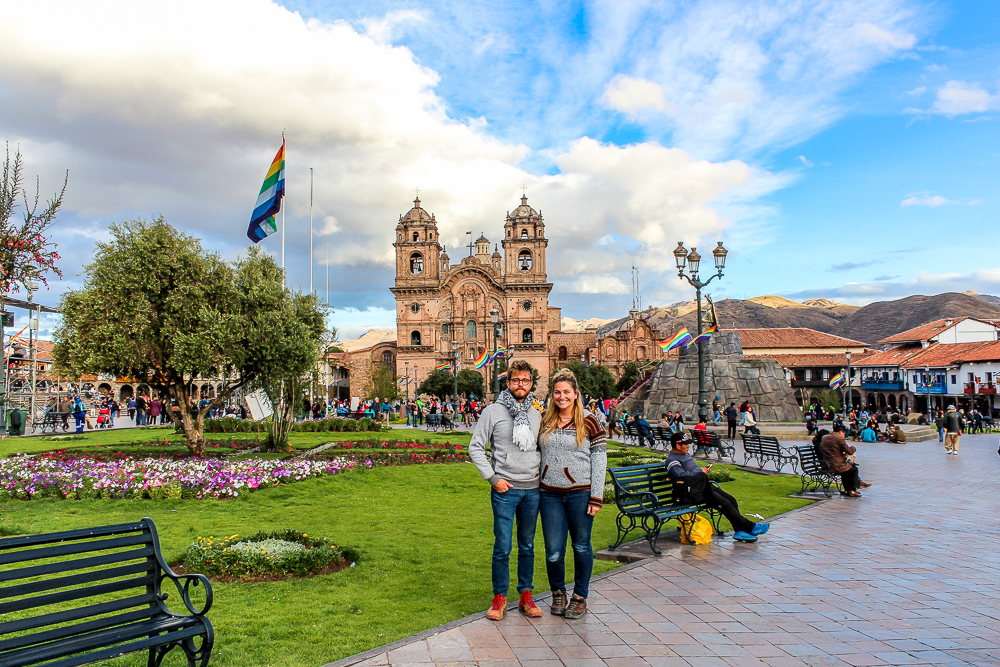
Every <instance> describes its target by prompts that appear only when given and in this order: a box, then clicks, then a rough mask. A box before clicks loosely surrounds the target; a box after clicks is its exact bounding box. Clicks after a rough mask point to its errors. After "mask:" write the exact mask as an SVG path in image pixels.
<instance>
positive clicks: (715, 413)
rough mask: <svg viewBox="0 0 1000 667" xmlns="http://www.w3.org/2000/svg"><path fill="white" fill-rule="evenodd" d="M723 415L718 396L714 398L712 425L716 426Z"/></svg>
mask: <svg viewBox="0 0 1000 667" xmlns="http://www.w3.org/2000/svg"><path fill="white" fill-rule="evenodd" d="M721 416H722V415H721V413H720V412H719V397H718V396H716V397H715V398H713V399H712V426H715V425H716V424H718V423H719V418H720V417H721Z"/></svg>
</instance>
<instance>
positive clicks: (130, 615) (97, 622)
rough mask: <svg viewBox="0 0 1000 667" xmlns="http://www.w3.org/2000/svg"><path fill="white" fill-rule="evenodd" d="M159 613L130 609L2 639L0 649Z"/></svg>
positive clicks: (150, 610) (51, 639)
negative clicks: (114, 614) (82, 621)
mask: <svg viewBox="0 0 1000 667" xmlns="http://www.w3.org/2000/svg"><path fill="white" fill-rule="evenodd" d="M159 613H160V610H159V609H158V608H156V607H146V608H145V609H139V610H136V611H129V612H125V613H124V614H118V615H117V616H110V617H107V618H97V619H94V620H93V621H86V622H84V623H77V624H76V625H67V626H64V627H61V628H56V629H54V630H46V631H44V632H36V633H34V634H30V635H21V636H20V637H14V638H13V639H5V640H3V641H0V651H9V650H11V649H16V648H24V647H25V646H34V645H35V644H43V643H45V642H50V641H54V640H56V639H63V638H64V637H72V636H74V635H82V634H86V633H88V632H92V631H94V630H102V629H104V628H110V627H113V626H116V625H124V624H126V623H134V622H136V621H141V620H143V619H147V618H150V617H152V616H156V615H158V614H159Z"/></svg>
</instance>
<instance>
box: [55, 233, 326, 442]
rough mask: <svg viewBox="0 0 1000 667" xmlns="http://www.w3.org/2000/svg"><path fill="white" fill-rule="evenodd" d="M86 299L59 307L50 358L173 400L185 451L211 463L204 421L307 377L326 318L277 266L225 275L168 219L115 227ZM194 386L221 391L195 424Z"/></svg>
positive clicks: (229, 268) (246, 266)
mask: <svg viewBox="0 0 1000 667" xmlns="http://www.w3.org/2000/svg"><path fill="white" fill-rule="evenodd" d="M111 237H112V238H111V240H110V241H108V242H99V243H98V244H97V249H96V253H95V255H94V260H93V262H92V263H91V264H89V265H88V266H86V267H85V271H86V278H85V282H84V285H83V287H82V288H81V289H79V290H75V291H70V292H67V293H66V294H65V295H64V296H63V300H62V313H63V323H62V325H61V326H60V328H59V329H58V330H57V331H56V332H55V336H54V338H55V344H54V347H53V357H54V360H55V363H56V365H57V366H58V368H59V369H60V371H61V372H63V373H73V374H85V373H92V374H97V373H111V374H114V375H116V376H119V377H129V378H132V379H134V380H136V381H139V382H143V381H145V382H148V383H149V384H150V385H151V386H153V387H158V388H159V389H160V390H161V391H165V392H169V394H170V396H171V397H172V398H173V399H174V401H175V402H176V404H177V407H178V408H179V410H177V411H176V412H175V413H174V417H175V418H180V420H181V422H182V423H181V426H182V427H183V430H184V433H185V436H186V437H187V441H188V448H189V449H190V450H191V452H192V454H195V455H201V454H203V453H204V419H205V416H206V415H207V414H208V413H209V411H210V410H211V409H213V408H215V407H216V406H218V405H221V404H222V403H223V402H224V401H225V400H226V399H228V398H229V397H230V396H231V395H232V393H233V392H234V391H235V390H237V389H239V388H248V389H249V388H252V387H255V386H258V385H259V384H260V381H261V380H262V379H263V378H271V379H273V378H281V377H301V376H302V375H303V374H305V373H307V372H308V371H309V370H310V369H311V368H312V366H313V365H314V364H315V362H316V359H317V355H318V351H319V345H320V342H321V341H322V339H323V334H324V311H323V309H322V307H321V306H320V305H319V303H318V301H317V299H316V297H315V296H312V295H308V294H302V293H300V292H292V291H291V290H288V289H286V288H285V287H284V286H283V285H282V282H283V281H282V279H283V272H282V269H281V268H280V267H279V266H278V265H277V263H276V262H275V261H274V259H273V258H272V257H270V256H268V255H267V254H265V253H264V252H263V251H262V250H261V249H260V248H258V247H255V246H251V247H248V249H247V254H246V256H244V257H241V258H239V259H237V260H236V261H235V262H232V263H227V262H225V261H224V260H223V259H222V258H221V257H219V255H217V254H216V253H211V252H207V251H205V250H203V249H202V246H201V243H200V241H199V240H198V239H197V238H194V237H191V236H188V235H186V234H183V233H181V232H179V231H178V230H176V229H175V228H174V227H172V226H171V225H170V224H169V223H167V222H166V221H165V220H164V219H163V218H162V217H160V218H156V219H154V220H152V221H145V220H130V221H126V222H123V223H120V224H113V225H112V226H111ZM198 377H202V378H205V377H218V378H221V379H222V380H223V381H224V384H223V387H222V389H221V390H220V391H219V393H218V395H217V396H216V398H215V399H214V400H212V401H211V402H210V403H209V404H208V405H207V406H206V407H204V408H202V409H201V410H200V411H198V412H197V413H196V414H195V417H192V414H191V411H190V410H189V409H187V407H188V400H189V397H190V387H191V383H192V381H193V380H194V379H195V378H198Z"/></svg>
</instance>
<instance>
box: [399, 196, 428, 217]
mask: <svg viewBox="0 0 1000 667" xmlns="http://www.w3.org/2000/svg"><path fill="white" fill-rule="evenodd" d="M432 220H433V217H432V216H431V215H430V214H429V213H428V212H427V211H425V210H424V209H422V208H420V197H417V198H416V199H414V200H413V208H411V209H410V210H409V211H407V213H406V215H404V216H403V217H402V218H401V219H400V221H401V222H431V221H432Z"/></svg>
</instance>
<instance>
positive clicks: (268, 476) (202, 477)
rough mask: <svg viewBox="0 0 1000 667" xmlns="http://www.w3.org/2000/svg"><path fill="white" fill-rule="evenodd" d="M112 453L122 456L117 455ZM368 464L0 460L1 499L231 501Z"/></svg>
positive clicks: (48, 458) (88, 458)
mask: <svg viewBox="0 0 1000 667" xmlns="http://www.w3.org/2000/svg"><path fill="white" fill-rule="evenodd" d="M115 454H120V452H117V453H115ZM372 465H373V464H372V463H371V462H370V461H358V460H348V459H347V458H345V457H330V458H324V459H322V460H316V461H287V460H284V461H282V460H263V459H247V460H243V461H232V460H220V459H194V458H180V459H178V458H175V457H172V456H163V457H160V458H131V457H122V458H110V459H107V460H101V459H100V458H99V457H95V456H86V457H78V458H59V457H55V456H38V457H35V456H12V457H10V458H7V459H3V460H0V500H7V499H10V498H19V499H23V500H28V499H31V498H39V497H55V498H72V499H82V498H152V499H165V498H216V499H220V498H235V497H237V496H239V495H240V494H241V493H249V492H251V491H255V490H257V489H263V488H267V487H270V486H275V485H277V484H283V483H287V482H295V481H299V480H303V479H307V478H309V477H319V476H323V475H335V474H337V473H340V472H344V471H346V470H353V469H354V468H357V467H359V466H365V467H369V468H370V467H371V466H372Z"/></svg>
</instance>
